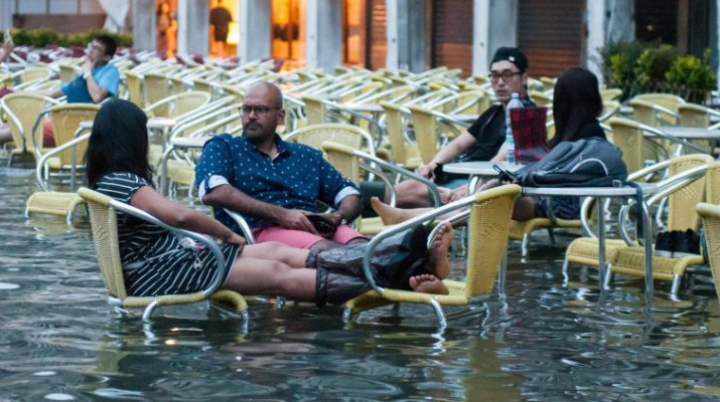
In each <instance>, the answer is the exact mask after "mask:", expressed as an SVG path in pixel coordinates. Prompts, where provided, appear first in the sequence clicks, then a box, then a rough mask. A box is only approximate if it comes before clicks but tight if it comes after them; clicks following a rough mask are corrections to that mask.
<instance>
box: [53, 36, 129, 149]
mask: <svg viewBox="0 0 720 402" xmlns="http://www.w3.org/2000/svg"><path fill="white" fill-rule="evenodd" d="M115 50H117V44H116V43H115V39H113V38H112V37H111V36H109V35H98V36H96V37H95V38H93V40H92V41H91V42H90V43H89V44H88V46H87V49H86V50H85V62H84V63H83V65H82V73H81V74H78V75H77V77H75V79H74V80H72V81H69V82H67V83H65V84H63V85H60V86H57V87H55V88H52V89H50V90H48V91H47V92H44V93H43V94H42V95H45V96H49V97H51V98H59V97H61V96H67V102H68V103H101V102H102V101H104V100H105V99H107V98H110V97H113V96H115V95H116V94H117V92H118V87H119V86H120V71H118V69H117V67H115V66H114V65H112V64H110V60H112V58H113V56H115ZM43 146H45V147H54V146H55V140H54V138H53V127H52V121H51V120H50V119H49V118H46V119H45V120H44V121H43Z"/></svg>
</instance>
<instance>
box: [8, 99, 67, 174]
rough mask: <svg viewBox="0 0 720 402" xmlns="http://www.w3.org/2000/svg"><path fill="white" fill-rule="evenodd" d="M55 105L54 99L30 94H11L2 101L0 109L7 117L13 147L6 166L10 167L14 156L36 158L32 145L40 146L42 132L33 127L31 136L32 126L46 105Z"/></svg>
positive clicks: (39, 128) (38, 128)
mask: <svg viewBox="0 0 720 402" xmlns="http://www.w3.org/2000/svg"><path fill="white" fill-rule="evenodd" d="M57 103H58V102H57V101H55V100H54V99H50V98H47V97H44V96H41V95H36V94H31V93H13V94H9V95H7V96H5V97H4V98H3V99H2V102H0V107H1V108H2V110H3V111H4V112H5V114H6V116H7V117H8V125H9V126H10V133H11V134H12V136H13V146H14V149H13V150H12V151H11V152H10V158H9V160H8V166H11V165H12V162H13V157H14V156H19V155H23V154H31V155H32V156H33V157H35V156H36V153H35V152H34V151H33V150H34V145H33V144H36V143H37V144H42V141H43V132H42V128H41V127H35V131H34V135H31V134H30V133H32V132H33V125H34V124H35V120H36V119H37V117H38V116H39V115H40V114H41V113H42V112H43V110H45V108H46V107H47V106H48V105H52V104H57Z"/></svg>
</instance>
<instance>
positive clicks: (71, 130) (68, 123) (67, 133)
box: [49, 103, 100, 169]
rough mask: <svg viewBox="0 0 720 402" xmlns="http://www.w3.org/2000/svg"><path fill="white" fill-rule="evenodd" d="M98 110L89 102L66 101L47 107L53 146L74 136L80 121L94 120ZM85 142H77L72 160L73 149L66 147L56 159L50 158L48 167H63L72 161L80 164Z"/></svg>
mask: <svg viewBox="0 0 720 402" xmlns="http://www.w3.org/2000/svg"><path fill="white" fill-rule="evenodd" d="M98 110H100V106H99V105H95V104H90V103H67V104H62V105H56V106H53V107H51V108H50V109H49V113H50V119H51V120H52V126H53V137H54V138H55V146H60V145H62V144H65V143H66V142H69V141H71V140H72V139H74V138H75V133H76V132H77V131H78V129H79V127H80V123H82V122H88V121H93V120H95V115H96V114H97V112H98ZM86 145H87V144H83V143H81V144H78V147H77V150H76V152H75V160H74V161H73V159H72V158H73V151H72V150H70V149H68V150H65V151H63V152H61V153H60V154H59V155H58V160H50V163H49V167H50V169H63V168H66V167H67V166H70V165H72V164H73V163H74V164H75V165H77V166H79V165H81V164H82V160H83V158H84V157H85V147H86Z"/></svg>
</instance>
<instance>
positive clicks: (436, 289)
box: [410, 274, 450, 295]
mask: <svg viewBox="0 0 720 402" xmlns="http://www.w3.org/2000/svg"><path fill="white" fill-rule="evenodd" d="M410 287H411V288H412V290H414V291H415V292H422V293H432V294H436V295H446V294H449V293H450V290H448V288H447V286H445V284H444V283H443V282H442V281H441V280H440V279H438V278H437V277H435V275H431V274H422V275H415V276H413V277H411V278H410Z"/></svg>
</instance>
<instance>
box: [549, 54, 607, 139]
mask: <svg viewBox="0 0 720 402" xmlns="http://www.w3.org/2000/svg"><path fill="white" fill-rule="evenodd" d="M602 110H603V105H602V98H601V97H600V88H599V84H598V80H597V77H595V74H593V73H591V72H590V71H588V70H586V69H584V68H580V67H576V68H572V69H570V70H568V71H566V72H565V73H563V75H561V76H560V78H558V80H557V82H556V83H555V92H554V94H553V117H554V118H555V136H553V139H552V140H551V141H550V147H555V146H556V145H557V144H559V143H560V142H561V141H575V140H576V136H577V135H578V132H579V131H580V129H581V128H582V127H583V126H584V125H586V124H588V123H592V122H594V121H597V118H598V116H600V113H602Z"/></svg>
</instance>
